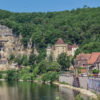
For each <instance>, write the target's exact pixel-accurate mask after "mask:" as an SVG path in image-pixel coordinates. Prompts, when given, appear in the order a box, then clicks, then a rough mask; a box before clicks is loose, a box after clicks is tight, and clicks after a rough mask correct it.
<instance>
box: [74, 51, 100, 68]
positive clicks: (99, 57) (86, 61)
mask: <svg viewBox="0 0 100 100" xmlns="http://www.w3.org/2000/svg"><path fill="white" fill-rule="evenodd" d="M74 63H75V65H74V67H75V68H79V67H83V68H86V69H88V70H93V69H98V70H100V53H99V52H93V53H91V54H85V53H81V54H79V55H77V57H76V59H75V60H74Z"/></svg>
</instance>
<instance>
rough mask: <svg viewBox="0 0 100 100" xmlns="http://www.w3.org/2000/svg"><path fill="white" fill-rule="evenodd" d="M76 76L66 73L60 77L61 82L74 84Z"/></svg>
mask: <svg viewBox="0 0 100 100" xmlns="http://www.w3.org/2000/svg"><path fill="white" fill-rule="evenodd" d="M73 81H74V78H73V76H67V75H66V74H62V75H60V77H59V82H64V83H67V84H69V85H73Z"/></svg>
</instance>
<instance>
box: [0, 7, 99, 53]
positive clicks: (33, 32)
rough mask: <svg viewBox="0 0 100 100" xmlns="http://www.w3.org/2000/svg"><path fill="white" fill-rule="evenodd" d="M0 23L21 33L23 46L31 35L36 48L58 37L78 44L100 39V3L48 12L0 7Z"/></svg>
mask: <svg viewBox="0 0 100 100" xmlns="http://www.w3.org/2000/svg"><path fill="white" fill-rule="evenodd" d="M0 24H3V25H6V26H8V27H10V28H12V29H13V33H14V34H17V35H19V34H22V36H23V39H22V43H23V44H24V46H25V47H27V43H28V41H29V39H30V38H32V41H33V44H34V43H35V44H36V46H37V47H38V48H39V49H44V48H46V47H47V45H48V44H54V43H55V41H56V40H57V38H59V37H61V38H62V39H63V40H64V41H65V42H67V43H69V44H72V43H74V42H76V43H77V44H78V45H80V46H83V45H84V44H87V43H91V42H100V7H98V8H82V9H77V10H72V11H62V12H48V13H41V12H38V13H14V12H9V11H4V10H0ZM98 50H99V49H98ZM81 51H82V50H81ZM95 51H96V50H95ZM89 52H90V51H89ZM91 52H92V51H91Z"/></svg>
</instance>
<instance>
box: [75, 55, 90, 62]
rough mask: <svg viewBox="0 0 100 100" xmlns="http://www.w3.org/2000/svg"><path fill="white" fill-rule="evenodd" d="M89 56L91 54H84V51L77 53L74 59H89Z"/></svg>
mask: <svg viewBox="0 0 100 100" xmlns="http://www.w3.org/2000/svg"><path fill="white" fill-rule="evenodd" d="M90 56H91V54H85V53H81V54H79V55H77V57H76V60H80V59H87V60H88V59H89V58H90Z"/></svg>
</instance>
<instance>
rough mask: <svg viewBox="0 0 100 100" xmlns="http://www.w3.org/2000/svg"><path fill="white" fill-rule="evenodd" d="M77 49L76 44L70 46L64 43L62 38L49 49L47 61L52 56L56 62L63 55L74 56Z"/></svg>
mask: <svg viewBox="0 0 100 100" xmlns="http://www.w3.org/2000/svg"><path fill="white" fill-rule="evenodd" d="M77 49H78V46H77V45H76V44H73V45H68V44H66V43H64V41H63V40H62V39H61V38H59V39H58V40H57V42H56V44H55V45H54V46H52V47H50V46H48V47H47V59H48V58H49V57H50V55H52V56H53V60H54V61H56V60H57V58H58V56H59V55H60V54H61V53H66V55H68V56H74V54H75V51H76V50H77Z"/></svg>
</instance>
